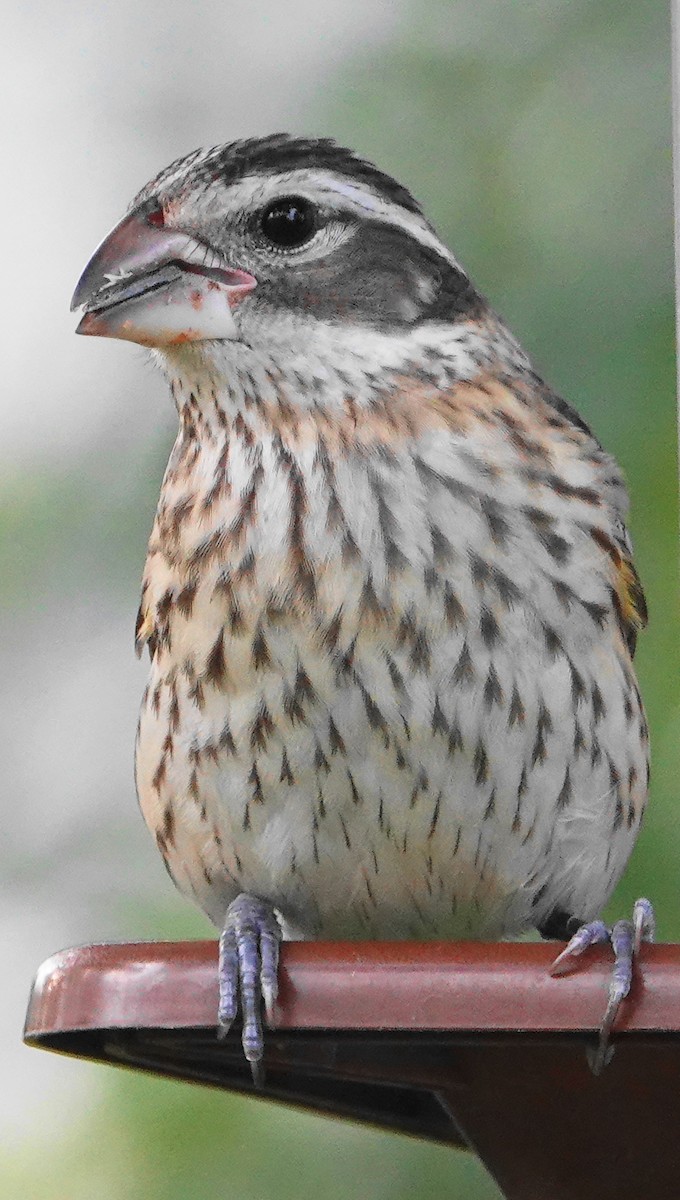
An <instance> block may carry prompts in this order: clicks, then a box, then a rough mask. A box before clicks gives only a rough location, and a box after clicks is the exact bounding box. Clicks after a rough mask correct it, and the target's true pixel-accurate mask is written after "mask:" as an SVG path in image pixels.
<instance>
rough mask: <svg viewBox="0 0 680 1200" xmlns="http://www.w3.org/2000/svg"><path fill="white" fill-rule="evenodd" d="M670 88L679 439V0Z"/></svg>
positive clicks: (674, 4) (674, 8)
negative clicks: (671, 96) (671, 99)
mask: <svg viewBox="0 0 680 1200" xmlns="http://www.w3.org/2000/svg"><path fill="white" fill-rule="evenodd" d="M671 85H672V94H673V206H674V213H675V221H674V234H675V236H674V243H675V353H676V372H677V388H678V405H679V411H678V418H679V420H678V424H679V429H678V434H679V436H680V0H671Z"/></svg>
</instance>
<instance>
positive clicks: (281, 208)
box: [260, 196, 316, 250]
mask: <svg viewBox="0 0 680 1200" xmlns="http://www.w3.org/2000/svg"><path fill="white" fill-rule="evenodd" d="M260 227H261V229H262V232H263V234H264V236H265V237H266V239H267V241H268V242H271V244H272V245H273V246H278V247H279V248H280V249H281V250H295V249H297V247H298V246H303V245H304V243H305V242H308V241H309V239H310V238H311V237H312V235H313V234H314V233H315V231H316V211H315V209H314V206H313V205H312V204H310V202H309V200H305V199H303V197H302V196H283V197H281V199H280V200H274V201H273V202H272V203H271V204H268V205H267V207H266V208H265V209H264V211H263V213H262V216H261V219H260Z"/></svg>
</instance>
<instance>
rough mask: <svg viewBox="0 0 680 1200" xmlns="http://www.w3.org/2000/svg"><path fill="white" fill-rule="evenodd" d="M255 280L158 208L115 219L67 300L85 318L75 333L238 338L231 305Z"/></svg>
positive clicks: (156, 341) (152, 340)
mask: <svg viewBox="0 0 680 1200" xmlns="http://www.w3.org/2000/svg"><path fill="white" fill-rule="evenodd" d="M256 284H257V281H256V280H255V279H254V278H253V276H252V275H249V274H248V273H247V272H246V271H240V270H237V269H235V268H232V267H228V266H226V265H225V264H224V263H223V262H222V260H221V258H220V256H219V254H217V252H216V251H214V250H213V249H212V248H211V247H210V246H208V245H205V244H203V243H201V242H199V241H197V240H196V239H195V238H193V237H191V236H189V235H188V234H185V233H180V232H179V231H178V230H176V229H170V228H166V227H165V226H164V225H163V223H162V215H161V214H160V212H159V211H158V210H152V211H146V212H145V211H144V210H143V209H139V210H137V211H136V212H133V213H131V214H130V215H129V216H127V217H124V218H123V220H122V221H121V222H120V223H119V224H118V225H116V227H115V229H113V230H112V231H111V233H110V234H109V235H108V237H107V238H105V239H104V241H103V242H102V244H101V246H100V247H99V249H98V250H96V251H95V253H94V255H93V256H92V258H91V259H90V261H89V263H88V264H87V266H86V268H85V270H84V271H83V274H82V275H81V277H80V280H79V282H78V286H77V287H76V290H75V292H74V294H73V300H72V301H71V311H73V310H74V309H76V308H80V307H81V306H82V307H83V308H84V310H85V312H84V316H83V318H82V320H81V322H80V324H79V326H78V328H77V330H76V333H84V334H90V335H91V336H94V337H113V338H122V339H124V340H125V341H129V342H139V343H140V344H141V345H142V346H176V345H179V344H181V343H182V342H198V341H206V340H208V339H220V338H227V339H229V340H234V339H235V338H238V336H239V334H238V330H237V328H236V324H235V321H234V317H233V315H232V308H233V307H234V306H235V305H236V304H238V303H239V302H240V301H241V300H242V299H243V298H244V296H246V295H247V294H248V292H251V291H252V290H253V288H254V287H255V286H256Z"/></svg>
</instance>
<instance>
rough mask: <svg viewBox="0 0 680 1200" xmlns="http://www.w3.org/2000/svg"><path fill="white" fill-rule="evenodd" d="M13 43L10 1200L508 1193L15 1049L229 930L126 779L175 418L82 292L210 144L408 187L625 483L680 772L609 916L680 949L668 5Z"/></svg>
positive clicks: (292, 1119)
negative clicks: (26, 1028)
mask: <svg viewBox="0 0 680 1200" xmlns="http://www.w3.org/2000/svg"><path fill="white" fill-rule="evenodd" d="M7 32H8V33H9V39H8V44H9V47H10V49H9V53H8V54H7V62H6V69H5V70H4V81H5V86H7V87H8V96H7V97H6V106H5V107H6V111H11V112H12V113H14V123H13V129H12V133H11V136H10V157H11V159H12V162H13V172H12V176H11V177H12V183H13V185H15V186H13V187H12V188H10V189H9V196H7V195H5V196H4V197H3V201H4V202H5V203H6V204H8V206H9V207H8V212H7V216H6V219H5V222H4V228H5V236H6V239H8V240H9V245H8V244H6V245H5V250H4V252H3V253H4V257H5V266H6V271H7V270H8V271H9V275H10V281H11V283H10V286H9V288H7V287H6V288H5V289H4V290H5V300H6V305H7V311H6V314H5V318H4V321H5V327H6V328H9V329H10V333H11V336H10V338H9V344H8V349H9V356H8V357H9V363H10V367H9V376H7V374H6V375H5V382H6V383H7V382H9V387H8V389H7V392H6V394H5V395H4V396H3V398H2V413H3V427H4V430H5V433H4V436H3V439H2V446H1V447H0V463H1V464H2V476H1V482H0V602H1V603H2V609H3V618H2V632H1V633H0V646H1V647H2V654H3V678H4V684H5V686H4V687H3V689H2V693H3V695H2V699H1V700H0V711H2V716H3V723H4V725H5V727H6V731H7V732H6V735H5V738H4V739H3V740H4V745H5V750H4V762H3V777H4V781H5V785H6V787H5V803H4V805H3V808H4V813H5V836H4V838H3V842H2V849H0V870H1V871H2V889H3V908H2V916H1V917H0V929H1V930H2V933H3V935H4V937H3V941H4V943H5V947H6V949H5V950H4V951H3V960H4V962H5V964H7V963H8V962H9V964H10V970H9V972H8V976H9V979H8V982H7V985H6V986H4V987H3V992H4V998H3V999H2V1000H1V1001H0V1004H4V1008H2V1007H0V1037H2V1040H3V1045H2V1048H1V1052H0V1057H1V1059H2V1061H3V1064H5V1067H4V1071H3V1083H2V1087H1V1089H0V1092H1V1095H0V1120H1V1121H2V1126H3V1129H4V1130H5V1136H4V1138H3V1144H2V1146H0V1179H1V1180H2V1182H3V1187H2V1190H3V1194H5V1195H7V1196H10V1195H12V1196H15V1195H17V1196H18V1195H21V1196H23V1197H25V1198H26V1200H31V1198H33V1197H41V1198H42V1197H49V1198H50V1200H62V1198H64V1200H66V1198H68V1200H80V1198H81V1197H83V1198H85V1197H88V1198H89V1197H92V1196H96V1197H97V1198H98V1200H142V1198H144V1200H154V1198H155V1197H158V1198H159V1200H160V1198H161V1197H162V1198H163V1200H185V1198H186V1200H189V1198H190V1200H209V1198H210V1200H211V1198H212V1197H217V1196H228V1197H230V1198H233V1200H241V1198H243V1200H246V1198H248V1200H250V1198H252V1200H285V1198H286V1197H289V1196H290V1197H293V1196H294V1197H297V1198H300V1197H303V1198H304V1197H313V1196H316V1195H317V1194H319V1193H323V1195H324V1196H325V1197H326V1198H327V1200H348V1198H349V1197H355V1196H362V1197H364V1196H365V1197H366V1198H367V1200H374V1198H375V1200H378V1198H380V1197H387V1196H389V1197H390V1198H391V1200H400V1198H401V1197H403V1198H406V1197H409V1198H413V1197H429V1196H439V1195H452V1196H456V1197H464V1198H466V1200H491V1198H492V1197H497V1196H498V1192H497V1189H496V1188H495V1186H494V1184H493V1182H492V1181H491V1180H490V1179H489V1178H488V1177H487V1176H486V1174H485V1173H484V1171H483V1170H482V1168H481V1167H479V1166H478V1164H477V1163H476V1162H475V1161H474V1160H473V1159H472V1158H471V1157H469V1156H465V1155H463V1154H460V1155H458V1154H455V1153H454V1152H451V1151H448V1150H444V1149H440V1148H433V1147H429V1146H427V1145H425V1144H419V1143H417V1142H411V1141H408V1140H406V1139H402V1138H396V1137H393V1136H389V1135H383V1134H378V1133H375V1132H372V1131H368V1130H363V1129H360V1128H357V1127H352V1126H350V1125H341V1124H338V1123H334V1122H330V1121H327V1120H323V1119H321V1118H318V1119H315V1118H312V1117H308V1116H302V1115H300V1114H297V1113H287V1112H286V1111H284V1110H282V1109H279V1108H276V1107H274V1106H270V1105H267V1104H262V1103H255V1102H250V1101H246V1100H237V1099H230V1098H229V1097H227V1096H224V1095H221V1094H219V1093H214V1092H210V1091H207V1090H206V1091H202V1090H199V1089H195V1088H191V1087H187V1086H183V1085H179V1084H173V1083H169V1082H164V1081H157V1080H153V1079H144V1078H142V1077H137V1076H135V1075H133V1074H128V1073H122V1072H116V1071H114V1070H112V1069H105V1068H103V1067H102V1068H100V1067H95V1066H93V1065H90V1064H84V1063H79V1062H76V1061H73V1060H67V1059H63V1060H60V1059H54V1058H51V1057H49V1056H47V1055H41V1054H38V1053H36V1052H35V1051H29V1050H26V1049H23V1048H21V1047H20V1045H19V1036H20V1027H21V1023H22V1020H23V1013H24V1009H25V1002H26V998H27V991H28V986H29V982H30V978H31V975H32V973H33V971H34V970H35V968H36V967H37V965H38V963H39V962H40V961H41V959H43V958H45V957H46V956H47V955H48V954H49V953H50V952H51V951H53V950H56V949H57V948H59V947H60V946H62V945H64V944H71V943H74V942H77V941H81V942H82V941H94V940H104V939H125V938H130V939H137V938H148V937H158V938H175V937H183V936H191V937H193V936H197V937H202V936H203V937H204V936H211V935H210V932H209V929H208V927H207V925H206V923H205V921H204V920H203V918H202V917H201V915H200V914H199V913H196V912H193V911H192V910H191V909H190V908H189V906H188V905H187V904H186V903H185V902H184V901H182V900H181V898H179V897H178V896H176V895H175V894H174V893H173V891H172V888H171V885H170V884H169V882H168V880H167V877H166V876H165V873H164V872H163V870H162V867H161V865H160V861H159V860H158V859H157V856H156V853H155V850H154V848H153V846H152V845H151V841H150V839H149V837H148V834H147V833H146V830H145V829H144V826H143V823H142V821H141V818H140V817H139V816H138V814H137V811H136V807H135V801H134V793H133V787H132V771H131V762H132V743H133V735H134V725H135V721H136V708H137V703H138V696H139V694H140V693H141V689H142V686H143V676H144V668H143V667H140V666H139V665H138V664H136V663H135V661H134V657H133V652H132V628H133V624H134V616H135V612H136V603H137V594H138V587H139V577H140V574H141V567H142V563H143V558H144V551H145V545H146V539H147V535H148V530H149V527H150V524H151V520H152V516H153V512H154V509H155V504H156V497H157V493H158V488H159V482H160V476H161V473H162V470H163V466H164V462H165V459H166V457H167V453H168V450H169V446H170V444H171V442H172V439H173V436H174V435H173V423H172V412H171V409H170V404H169V402H168V401H167V400H166V397H165V389H164V386H163V384H162V382H161V381H160V379H158V378H157V377H156V376H155V375H154V374H153V373H152V372H151V370H150V369H149V367H148V365H147V364H146V360H145V358H144V356H143V354H142V353H140V352H139V351H138V350H137V349H132V348H129V347H123V346H121V344H120V343H118V344H104V343H101V342H100V343H94V342H91V341H89V340H88V341H84V340H80V339H75V338H73V336H72V329H73V325H74V322H73V321H72V319H69V317H68V312H67V309H68V299H69V295H70V291H71V289H72V287H73V285H74V283H75V281H76V278H77V276H78V274H79V271H80V269H81V267H82V265H83V263H84V261H85V259H86V258H87V257H88V255H89V254H90V252H91V251H92V249H93V247H94V245H95V244H96V242H97V241H98V240H99V239H100V237H101V236H102V235H103V234H104V233H105V232H106V230H107V229H108V228H109V227H110V226H111V224H112V223H113V222H114V221H115V220H116V219H118V217H119V216H120V215H121V213H122V211H123V209H124V207H125V205H126V204H127V202H128V200H129V199H130V197H131V196H132V195H133V194H134V192H135V190H136V189H137V188H138V187H139V186H141V184H142V183H143V182H144V181H145V180H146V179H147V178H149V177H151V176H152V175H153V174H154V173H155V172H156V171H157V170H158V169H159V168H160V167H161V166H163V165H165V163H166V162H169V161H170V160H171V159H172V158H174V157H176V156H177V155H179V154H182V153H184V152H186V151H188V150H190V149H192V148H193V147H194V146H195V145H199V144H211V143H214V142H220V141H226V140H231V139H232V138H234V137H241V136H247V135H250V134H254V133H264V132H268V131H271V130H273V129H277V128H288V129H289V130H291V131H292V132H306V133H311V134H315V133H316V134H330V135H333V136H335V137H336V138H337V139H338V140H340V141H342V142H344V143H346V144H348V145H351V146H353V147H354V148H356V149H357V150H359V151H361V152H362V153H364V154H365V155H367V156H368V157H370V158H372V159H374V160H375V161H376V162H377V163H378V164H379V165H380V166H381V167H383V168H384V169H386V170H388V171H390V172H392V173H393V174H395V175H396V176H398V177H399V178H400V179H401V180H403V181H404V182H405V183H406V184H407V185H408V186H409V187H410V188H411V189H412V190H413V191H414V193H415V194H416V195H417V196H418V197H419V199H420V200H421V201H422V202H423V204H424V207H425V209H426V212H427V213H428V214H429V216H430V217H431V218H432V219H433V221H434V222H435V224H436V225H437V227H438V229H439V230H440V232H441V233H442V234H443V235H444V237H445V239H446V240H447V241H448V243H449V244H450V245H451V246H452V247H453V248H454V249H455V251H456V253H457V255H458V257H459V258H460V259H461V260H462V261H463V263H464V264H465V265H466V266H467V268H468V269H469V270H470V272H471V274H472V276H473V278H474V279H475V281H476V282H477V283H478V285H479V286H480V287H481V289H482V291H484V292H485V293H486V294H487V295H488V296H489V297H490V298H491V299H492V301H493V303H494V306H495V307H496V308H497V309H498V310H499V311H500V312H501V313H502V314H503V315H504V316H505V318H506V319H507V321H508V323H509V324H510V326H511V327H512V328H513V330H514V331H515V333H516V334H517V335H518V336H519V338H520V339H521V341H522V342H523V344H524V345H525V347H526V348H527V349H528V350H529V352H530V353H531V354H532V355H533V356H534V358H535V361H536V363H537V365H538V367H539V369H540V370H541V371H542V372H543V373H544V374H545V376H546V378H547V379H548V380H549V381H550V382H551V383H552V384H553V385H554V386H555V387H556V388H557V389H558V390H559V391H561V392H562V393H563V394H564V395H565V396H566V397H567V398H568V399H569V400H570V401H572V403H574V404H575V405H576V406H577V407H578V408H579V409H580V411H581V412H582V413H583V414H584V415H585V416H586V418H587V419H588V420H589V421H590V422H591V423H592V425H593V427H594V429H595V430H596V432H597V433H598V434H599V436H600V437H601V439H602V440H603V442H604V444H605V445H606V446H607V448H608V449H609V450H610V451H612V452H613V453H614V454H615V455H616V456H617V457H618V458H619V460H620V461H621V462H622V464H623V465H624V467H625V470H626V474H627V477H628V480H629V484H630V489H631V493H632V501H633V507H632V520H631V525H632V531H633V536H634V541H635V546H636V554H637V562H638V566H639V569H640V573H641V576H642V579H643V581H644V583H645V586H646V590H647V593H648V599H649V608H650V627H649V629H648V631H647V633H646V634H645V635H644V637H643V638H642V639H641V644H640V649H639V652H638V666H639V674H640V677H641V682H642V687H643V693H644V696H645V698H646V702H647V706H648V710H649V717H650V723H651V729H652V739H653V774H652V797H651V806H650V809H649V815H648V818H647V822H646V824H645V827H644V830H643V833H642V835H641V837H640V841H639V843H638V846H637V848H636V851H635V854H634V857H633V860H632V862H631V865H630V868H629V870H628V872H627V874H626V877H625V879H624V881H623V883H622V884H621V886H620V887H619V889H618V891H617V894H616V896H615V898H614V901H613V902H612V905H611V914H612V915H613V914H617V915H621V914H623V913H625V912H627V911H628V910H629V908H630V905H631V902H632V900H633V898H634V897H635V896H636V895H639V894H646V895H649V896H651V898H652V899H653V900H654V902H655V904H656V907H657V913H658V917H659V925H660V930H659V933H660V937H661V938H662V939H673V938H676V939H677V938H680V903H679V900H678V869H677V867H678V862H679V861H680V822H678V818H677V804H678V777H679V774H680V762H679V758H678V744H679V741H680V737H679V735H680V727H679V726H680V709H679V702H678V701H679V695H678V620H677V610H676V597H677V583H678V578H677V467H676V406H675V376H674V332H673V330H674V306H673V276H672V258H673V250H672V216H671V155H670V82H669V80H670V62H669V58H670V35H669V27H668V16H667V13H666V7H665V5H662V4H647V5H622V4H621V3H619V2H618V0H526V2H525V3H523V4H521V5H518V4H513V3H511V2H510V0H507V2H506V3H492V2H491V0H459V2H451V3H446V2H445V0H422V2H420V3H410V4H409V3H406V2H404V3H398V4H394V5H384V4H382V3H378V2H377V0H361V2H360V0H342V2H339V3H337V4H334V3H331V4H329V5H327V6H318V4H317V5H316V6H315V5H313V4H312V3H304V2H303V0H291V2H290V3H289V4H288V5H286V6H285V8H282V7H281V6H276V5H275V3H274V0H269V2H258V3H255V4H253V5H252V6H250V7H249V9H248V11H247V12H244V11H243V6H237V5H232V4H229V3H226V4H225V3H221V4H218V3H216V2H213V0H198V2H197V3H195V4H192V5H191V6H186V8H184V7H183V6H180V5H179V4H175V5H173V4H167V3H164V4H161V3H160V0H157V2H156V0H153V2H150V3H144V2H143V0H142V2H141V3H132V0H120V2H119V3H117V4H115V5H114V4H108V3H104V4H103V5H100V6H97V7H96V10H93V9H92V8H91V7H89V6H86V5H85V4H81V3H75V4H73V5H69V6H55V7H54V8H52V7H48V6H47V5H46V4H44V3H43V4H35V5H28V6H24V8H23V9H22V10H21V12H19V11H18V10H17V11H15V12H14V15H13V16H12V17H11V18H9V24H8V27H7ZM5 191H6V192H7V189H5ZM8 231H11V232H10V233H9V234H8ZM12 272H14V275H12Z"/></svg>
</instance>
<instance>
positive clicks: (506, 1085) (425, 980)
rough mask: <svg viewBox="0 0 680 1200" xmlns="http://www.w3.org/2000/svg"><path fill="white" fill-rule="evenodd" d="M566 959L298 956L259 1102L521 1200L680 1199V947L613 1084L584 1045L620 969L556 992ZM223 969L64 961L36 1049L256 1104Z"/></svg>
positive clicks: (184, 956) (622, 1051) (659, 967)
mask: <svg viewBox="0 0 680 1200" xmlns="http://www.w3.org/2000/svg"><path fill="white" fill-rule="evenodd" d="M553 955H554V947H551V946H547V945H538V944H531V945H524V944H522V945H518V944H500V945H496V944H479V943H462V944H455V945H454V944H450V943H397V942H390V943H328V944H322V943H316V944H314V943H304V944H293V945H287V946H284V948H283V966H282V987H281V996H280V1002H279V1004H278V1006H277V1010H276V1013H275V1023H274V1028H272V1029H271V1030H270V1031H269V1032H268V1035H267V1040H266V1055H265V1060H266V1068H267V1080H266V1084H265V1087H264V1089H263V1092H261V1093H259V1094H262V1095H265V1096H267V1097H270V1098H274V1099H279V1100H284V1101H286V1102H288V1103H294V1104H298V1105H302V1106H305V1107H307V1108H312V1109H315V1110H317V1111H324V1112H327V1113H333V1114H335V1115H339V1116H346V1117H347V1116H349V1117H353V1118H354V1119H358V1120H363V1121H370V1122H372V1123H375V1124H379V1125H382V1126H384V1127H387V1128H392V1129H396V1130H401V1131H402V1132H407V1133H413V1134H417V1135H419V1136H424V1137H429V1138H431V1139H434V1140H437V1141H443V1142H448V1143H450V1144H452V1145H462V1144H468V1145H469V1146H471V1147H472V1148H474V1149H475V1150H476V1151H477V1153H478V1154H479V1155H480V1156H481V1158H482V1159H483V1161H484V1162H485V1163H486V1165H487V1167H488V1168H489V1170H490V1171H491V1173H492V1174H493V1175H494V1176H495V1178H496V1179H497V1181H498V1183H499V1185H500V1186H501V1187H502V1189H503V1193H504V1195H505V1196H506V1197H507V1198H508V1200H591V1198H592V1200H633V1198H635V1200H638V1198H639V1197H640V1196H654V1197H657V1196H658V1197H664V1198H665V1197H669V1198H672V1197H675V1196H680V1146H679V1144H678V1138H677V1136H676V1130H677V1128H678V1127H680V1087H678V1077H679V1076H680V1036H679V1034H680V947H678V946H649V947H648V946H645V947H644V948H643V952H642V963H641V966H640V967H639V968H638V972H637V977H636V980H635V984H634V988H633V994H632V996H631V998H630V1003H629V1004H628V1005H627V1006H626V1009H625V1012H624V1013H623V1014H622V1019H621V1020H620V1022H619V1023H618V1025H617V1037H616V1039H615V1042H616V1053H615V1055H614V1059H613V1061H612V1063H611V1065H610V1066H609V1067H607V1069H606V1070H605V1072H604V1073H603V1075H602V1076H601V1077H600V1078H598V1079H595V1078H594V1076H593V1075H592V1074H591V1072H590V1070H589V1069H588V1066H587V1064H586V1057H585V1047H586V1044H587V1043H588V1042H590V1043H591V1044H592V1043H593V1033H594V1031H595V1030H596V1028H597V1026H598V1023H599V1021H600V1019H601V1016H602V1012H603V1007H604V1003H605V1000H606V989H607V983H608V979H609V972H610V967H611V963H610V960H609V958H608V956H607V954H606V952H604V951H596V952H595V953H593V955H592V957H591V958H589V959H588V961H587V962H584V963H583V964H582V965H581V968H580V969H579V970H578V971H577V972H575V973H574V974H572V975H570V976H566V977H563V978H561V979H552V978H551V977H550V975H549V973H548V967H549V964H550V962H551V960H552V957H553ZM216 964H217V947H216V944H215V943H213V942H188V943H174V944H173V943H151V944H149V943H146V944H140V945H118V946H111V945H107V946H85V947H81V948H78V949H75V950H66V951H63V952H62V953H61V954H57V955H55V956H54V957H53V958H51V959H49V960H48V961H47V962H46V963H45V964H44V965H43V967H42V968H41V969H40V971H39V973H38V977H37V980H36V983H35V987H34V990H33V993H32V996H31V1001H30V1005H29V1010H28V1017H27V1022H26V1040H27V1041H28V1042H29V1043H31V1044H33V1045H40V1046H44V1047H47V1048H50V1049H55V1050H62V1051H65V1052H66V1053H71V1054H77V1055H81V1056H85V1057H90V1058H95V1059H99V1060H101V1061H106V1062H111V1063H117V1064H119V1065H126V1066H131V1067H135V1068H137V1069H142V1070H147V1071H154V1072H157V1073H160V1074H166V1075H173V1076H175V1077H178V1078H182V1079H185V1080H191V1081H194V1082H202V1083H207V1084H212V1085H213V1086H218V1087H226V1088H230V1089H232V1090H236V1091H241V1092H251V1093H253V1086H252V1082H251V1079H250V1075H249V1071H248V1069H247V1067H246V1064H245V1063H244V1060H243V1056H242V1053H241V1049H240V1043H239V1034H238V1031H237V1030H236V1031H234V1032H233V1034H230V1035H229V1037H228V1038H227V1039H226V1040H225V1041H224V1042H219V1043H218V1042H217V1039H216V1036H215V1013H216V1007H217V982H216ZM255 1094H257V1093H255ZM366 1200H370V1195H368V1194H367V1197H366Z"/></svg>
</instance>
